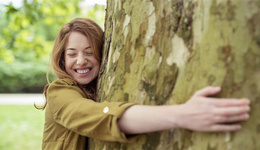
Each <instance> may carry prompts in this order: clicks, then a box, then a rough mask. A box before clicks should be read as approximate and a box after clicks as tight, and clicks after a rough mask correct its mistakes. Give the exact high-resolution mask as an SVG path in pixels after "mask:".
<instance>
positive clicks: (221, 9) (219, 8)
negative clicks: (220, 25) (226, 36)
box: [210, 0, 236, 21]
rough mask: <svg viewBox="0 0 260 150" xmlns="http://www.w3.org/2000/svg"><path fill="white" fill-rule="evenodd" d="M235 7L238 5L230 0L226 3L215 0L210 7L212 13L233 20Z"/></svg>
mask: <svg viewBox="0 0 260 150" xmlns="http://www.w3.org/2000/svg"><path fill="white" fill-rule="evenodd" d="M235 9H236V6H235V5H232V3H231V2H230V1H226V4H224V3H220V4H217V3H216V0H213V3H212V5H211V8H210V13H211V14H212V15H215V16H218V18H219V19H220V20H228V21H232V20H234V19H235Z"/></svg>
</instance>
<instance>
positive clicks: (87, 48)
mask: <svg viewBox="0 0 260 150" xmlns="http://www.w3.org/2000/svg"><path fill="white" fill-rule="evenodd" d="M89 48H91V46H88V47H86V48H85V49H84V50H87V49H89ZM67 50H76V49H75V48H67Z"/></svg>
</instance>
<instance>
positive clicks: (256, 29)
mask: <svg viewBox="0 0 260 150" xmlns="http://www.w3.org/2000/svg"><path fill="white" fill-rule="evenodd" d="M248 27H249V31H250V33H251V35H252V36H253V39H254V40H255V41H256V44H257V45H258V47H260V13H257V14H255V15H253V16H252V18H250V19H249V21H248Z"/></svg>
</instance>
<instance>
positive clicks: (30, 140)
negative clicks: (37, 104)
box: [0, 105, 44, 150]
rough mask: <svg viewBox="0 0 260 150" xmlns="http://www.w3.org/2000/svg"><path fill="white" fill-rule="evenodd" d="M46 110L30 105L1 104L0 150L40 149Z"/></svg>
mask: <svg viewBox="0 0 260 150" xmlns="http://www.w3.org/2000/svg"><path fill="white" fill-rule="evenodd" d="M43 125H44V111H40V110H37V109H35V108H34V106H29V105H0V150H40V149H41V142H42V133H43Z"/></svg>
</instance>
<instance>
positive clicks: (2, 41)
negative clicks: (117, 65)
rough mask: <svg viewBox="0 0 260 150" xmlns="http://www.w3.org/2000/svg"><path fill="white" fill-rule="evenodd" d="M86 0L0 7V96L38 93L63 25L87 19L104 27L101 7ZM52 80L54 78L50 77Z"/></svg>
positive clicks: (27, 0) (26, 1) (27, 1)
mask: <svg viewBox="0 0 260 150" xmlns="http://www.w3.org/2000/svg"><path fill="white" fill-rule="evenodd" d="M89 2H90V1H89V0H85V1H83V0H74V1H67V0H59V1H52V0H21V5H19V6H16V5H14V4H13V3H9V4H5V5H4V4H0V81H1V83H0V93H24V92H27V93H38V92H42V89H43V86H44V85H45V84H46V83H47V80H46V72H47V70H50V67H49V63H48V62H49V54H50V52H51V50H52V46H53V43H54V40H55V37H56V35H57V34H58V31H59V30H60V28H61V27H62V25H63V24H64V23H66V22H69V21H70V20H72V19H73V18H76V17H88V18H91V19H93V20H94V21H96V22H98V23H99V24H100V26H101V27H103V26H104V25H103V23H104V17H105V6H104V5H98V4H95V5H91V6H90V5H88V4H89ZM53 79H54V78H53Z"/></svg>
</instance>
